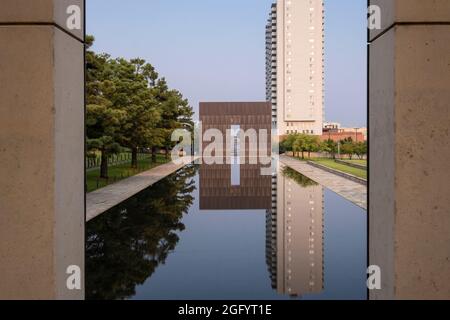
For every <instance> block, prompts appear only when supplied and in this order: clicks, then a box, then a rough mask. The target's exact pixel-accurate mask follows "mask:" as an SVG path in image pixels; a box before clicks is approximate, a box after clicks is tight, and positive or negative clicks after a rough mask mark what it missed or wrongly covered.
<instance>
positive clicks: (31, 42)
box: [0, 0, 84, 299]
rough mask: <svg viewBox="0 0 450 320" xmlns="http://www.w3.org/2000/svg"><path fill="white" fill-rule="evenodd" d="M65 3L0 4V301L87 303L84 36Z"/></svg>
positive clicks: (7, 1)
mask: <svg viewBox="0 0 450 320" xmlns="http://www.w3.org/2000/svg"><path fill="white" fill-rule="evenodd" d="M63 3H64V2H62V1H59V0H54V1H53V0H45V1H43V0H37V1H31V0H28V1H26V0H18V1H16V0H14V1H12V0H0V23H1V26H0V48H1V49H0V97H1V99H0V299H83V298H84V291H83V287H82V288H81V290H69V289H68V288H67V286H66V279H67V277H68V275H67V274H66V270H67V267H68V266H70V265H77V266H79V267H80V268H81V275H80V276H81V285H82V286H83V282H84V275H83V266H84V182H83V161H84V143H83V141H84V119H83V118H84V89H83V82H84V64H83V51H84V45H83V43H82V39H81V38H80V37H79V35H82V34H83V30H77V31H76V34H78V37H77V35H76V34H75V33H72V32H71V31H68V30H65V31H63V30H64V29H65V27H64V25H63V26H61V25H59V24H58V23H63V21H65V20H66V18H67V17H66V14H65V9H64V10H63V9H62V8H61V7H60V5H61V4H63ZM71 3H74V4H76V3H78V4H81V3H82V1H71ZM40 5H42V7H40ZM57 8H58V9H57ZM81 18H82V19H83V17H82V16H81ZM81 25H83V21H81ZM69 33H71V34H69Z"/></svg>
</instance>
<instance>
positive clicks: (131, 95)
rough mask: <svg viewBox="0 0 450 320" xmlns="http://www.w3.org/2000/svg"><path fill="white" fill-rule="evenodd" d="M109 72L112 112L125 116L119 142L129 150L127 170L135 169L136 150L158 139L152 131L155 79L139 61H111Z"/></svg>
mask: <svg viewBox="0 0 450 320" xmlns="http://www.w3.org/2000/svg"><path fill="white" fill-rule="evenodd" d="M111 71H112V81H113V83H114V88H115V90H114V92H113V94H112V97H111V100H112V105H113V108H114V109H117V110H122V111H123V112H125V118H124V121H123V122H122V126H121V130H120V136H119V141H120V144H121V145H122V146H124V147H127V148H129V149H130V150H131V166H132V167H133V168H136V167H137V163H138V159H137V155H138V152H139V149H140V148H146V147H148V146H150V145H151V144H152V143H153V141H154V140H156V139H157V138H158V137H157V129H156V128H157V125H158V123H159V121H160V119H161V112H160V110H159V104H158V101H157V100H156V99H155V97H154V96H152V92H151V88H152V86H153V85H154V84H155V81H156V79H157V77H158V75H157V73H156V71H155V70H154V68H153V66H151V65H150V64H148V63H146V62H145V60H143V59H132V60H130V61H127V60H125V59H123V58H119V59H115V60H113V61H112V62H111Z"/></svg>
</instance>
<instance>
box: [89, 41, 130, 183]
mask: <svg viewBox="0 0 450 320" xmlns="http://www.w3.org/2000/svg"><path fill="white" fill-rule="evenodd" d="M93 43H94V37H93V36H87V37H86V44H87V48H88V50H87V51H86V103H87V106H86V135H87V139H86V140H87V146H86V147H87V149H88V151H89V152H91V153H92V152H95V151H99V152H100V154H101V163H100V177H101V178H108V157H109V156H110V155H111V154H114V153H117V152H119V151H120V145H119V143H118V137H119V131H120V127H121V123H122V121H123V119H124V112H122V111H120V110H115V109H113V108H112V102H111V100H110V96H111V92H112V91H114V85H113V83H112V82H111V81H110V80H109V78H110V73H109V67H108V65H109V61H110V60H109V56H108V55H106V54H96V53H94V52H93V51H91V50H89V48H90V47H91V46H92V45H93Z"/></svg>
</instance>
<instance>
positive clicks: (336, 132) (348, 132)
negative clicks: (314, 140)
mask: <svg viewBox="0 0 450 320" xmlns="http://www.w3.org/2000/svg"><path fill="white" fill-rule="evenodd" d="M349 138H351V139H352V140H353V141H355V142H363V141H367V128H344V127H342V126H341V124H340V123H338V122H326V123H324V127H323V134H322V136H321V139H322V140H323V141H325V140H333V141H336V142H338V141H341V140H345V139H349Z"/></svg>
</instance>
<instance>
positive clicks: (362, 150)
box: [354, 141, 367, 159]
mask: <svg viewBox="0 0 450 320" xmlns="http://www.w3.org/2000/svg"><path fill="white" fill-rule="evenodd" d="M354 152H355V154H356V155H357V156H358V158H359V159H363V157H364V156H365V155H366V154H367V142H366V141H364V142H357V143H355V145H354Z"/></svg>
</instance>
